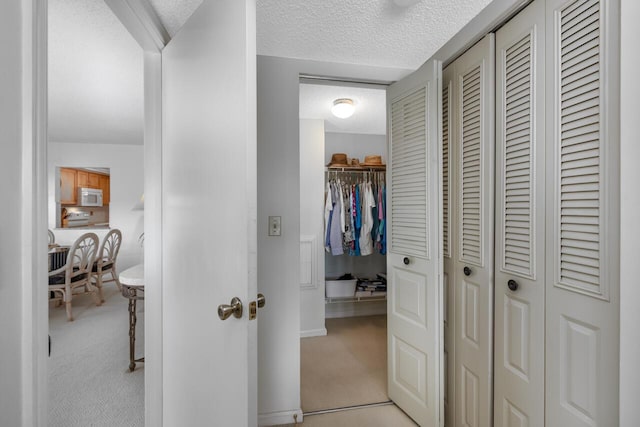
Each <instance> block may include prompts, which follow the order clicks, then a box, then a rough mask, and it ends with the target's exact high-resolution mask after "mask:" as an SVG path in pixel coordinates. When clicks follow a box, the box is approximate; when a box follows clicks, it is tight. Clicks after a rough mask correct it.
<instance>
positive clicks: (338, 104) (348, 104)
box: [331, 98, 356, 119]
mask: <svg viewBox="0 0 640 427" xmlns="http://www.w3.org/2000/svg"><path fill="white" fill-rule="evenodd" d="M355 109H356V107H355V106H354V105H353V99H349V98H339V99H336V100H335V101H333V107H331V113H332V114H333V115H334V116H336V117H338V118H340V119H346V118H348V117H351V116H352V115H353V112H354V111H355Z"/></svg>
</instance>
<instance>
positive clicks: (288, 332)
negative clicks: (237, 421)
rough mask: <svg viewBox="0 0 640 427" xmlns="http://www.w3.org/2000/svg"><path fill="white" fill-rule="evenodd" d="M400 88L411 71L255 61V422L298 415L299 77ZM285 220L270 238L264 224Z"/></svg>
mask: <svg viewBox="0 0 640 427" xmlns="http://www.w3.org/2000/svg"><path fill="white" fill-rule="evenodd" d="M301 73H309V74H317V75H325V76H341V77H348V78H360V79H370V80H397V79H398V78H401V77H402V76H405V75H407V74H408V73H409V71H408V70H396V69H384V68H374V67H363V66H357V65H350V64H331V63H324V62H314V61H301V60H294V59H284V58H276V57H268V56H258V290H259V291H260V292H262V293H264V294H265V296H266V298H267V304H270V307H271V308H270V310H268V311H264V312H263V314H262V315H261V317H260V322H259V325H258V355H259V358H258V413H259V414H260V418H259V422H260V423H261V424H263V425H267V424H285V423H287V422H288V423H292V422H293V419H292V418H293V417H291V418H288V419H286V420H285V419H283V418H281V417H283V416H284V414H290V413H291V411H295V410H299V409H300V339H299V337H300V287H299V274H298V265H299V257H300V252H299V247H300V244H299V235H300V218H299V216H300V185H299V179H300V171H299V167H300V166H299V163H300V161H299V159H300V158H299V136H300V132H299V119H298V111H299V107H298V105H299V93H298V92H299V75H300V74H301ZM269 215H279V216H281V217H282V236H280V237H269V236H268V235H267V234H268V233H267V231H268V218H267V217H268V216H269Z"/></svg>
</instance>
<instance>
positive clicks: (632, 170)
mask: <svg viewBox="0 0 640 427" xmlns="http://www.w3.org/2000/svg"><path fill="white" fill-rule="evenodd" d="M638 22H640V2H638V1H637V0H622V2H621V25H620V28H621V31H622V40H621V41H622V43H621V52H620V57H621V64H620V69H621V79H620V86H621V88H620V89H621V90H620V92H621V100H620V125H621V126H620V173H621V179H620V201H621V202H620V204H621V206H620V216H621V218H620V425H621V426H622V427H632V426H638V425H640V405H638V397H639V396H640V365H639V364H638V362H639V361H640V333H638V327H639V326H640V310H638V306H637V304H638V301H640V286H638V272H637V264H638V256H639V255H640V222H639V221H638V218H639V217H640V216H639V214H638V212H640V191H638V183H639V182H640V168H638V160H639V159H640V143H638V135H640V121H639V120H638V112H639V111H640V80H639V79H638V69H639V67H640V50H639V49H638V40H640V26H639V25H638ZM614 126H615V124H614Z"/></svg>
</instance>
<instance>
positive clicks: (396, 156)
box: [387, 62, 443, 426]
mask: <svg viewBox="0 0 640 427" xmlns="http://www.w3.org/2000/svg"><path fill="white" fill-rule="evenodd" d="M431 65H432V66H431V68H429V70H427V73H426V75H425V76H424V79H423V81H422V82H420V83H416V84H414V85H408V84H407V83H406V81H400V82H398V83H396V84H395V85H392V86H391V87H390V88H389V91H388V96H387V99H389V100H390V106H389V108H388V111H389V113H390V126H389V129H390V138H389V154H390V159H389V166H388V168H389V173H388V175H387V176H388V179H389V186H388V188H389V193H388V194H387V200H388V202H389V206H388V209H387V214H388V221H389V223H388V226H387V230H388V233H389V236H388V239H387V241H388V242H389V243H390V246H389V251H388V255H387V271H388V278H389V281H388V293H387V298H388V302H387V319H388V320H387V321H388V323H387V339H388V346H387V349H388V385H389V397H390V398H391V399H392V400H393V401H394V402H395V403H396V404H397V405H398V406H399V407H400V408H402V409H403V410H404V411H405V412H406V413H407V414H409V415H410V416H411V417H412V418H413V419H414V420H415V421H416V422H417V423H418V424H420V425H421V426H437V425H438V424H439V420H440V417H441V416H442V412H443V409H442V407H441V405H442V398H441V378H442V366H441V352H442V342H441V333H442V329H441V328H442V317H441V311H440V309H441V304H442V292H441V284H440V283H439V275H440V271H441V268H442V267H441V258H440V256H439V248H438V246H439V235H440V234H439V233H440V229H439V214H438V209H439V208H440V206H439V200H440V196H441V195H440V192H439V174H440V170H439V169H440V167H439V162H438V160H439V157H438V148H439V147H438V145H439V139H438V135H439V132H438V119H439V117H438V107H439V106H438V102H439V101H440V89H439V87H438V84H439V78H440V68H441V66H440V63H437V62H433V63H432V64H431ZM407 86H408V87H407Z"/></svg>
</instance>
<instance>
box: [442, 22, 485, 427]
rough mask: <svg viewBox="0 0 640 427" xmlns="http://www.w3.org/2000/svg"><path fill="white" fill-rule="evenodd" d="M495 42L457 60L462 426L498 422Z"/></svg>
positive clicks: (456, 279)
mask: <svg viewBox="0 0 640 427" xmlns="http://www.w3.org/2000/svg"><path fill="white" fill-rule="evenodd" d="M494 48H495V43H494V35H493V34H489V35H487V36H486V37H485V38H484V39H482V40H481V41H480V42H478V43H477V44H476V45H475V46H474V47H472V48H471V49H469V50H468V51H467V52H465V54H464V55H462V56H461V57H460V58H458V59H457V60H456V61H454V62H453V67H454V77H453V80H454V84H453V88H454V95H453V98H452V99H453V102H452V105H453V106H454V109H455V112H454V117H455V130H454V139H452V144H451V146H452V155H453V157H452V158H454V159H455V161H452V162H451V168H452V169H451V173H452V175H453V176H454V177H455V178H454V182H453V185H452V187H451V188H452V190H453V191H452V192H454V193H455V194H454V198H455V203H454V206H455V209H456V211H457V212H456V222H455V225H456V232H455V245H456V246H457V248H456V254H455V258H454V262H453V268H452V270H453V277H452V282H453V285H454V286H455V300H456V301H455V316H456V319H455V331H456V333H455V335H456V340H455V367H454V369H455V370H456V372H455V394H456V400H455V414H456V417H455V425H456V426H470V427H490V426H491V425H492V407H493V404H492V401H493V387H492V382H493V381H492V380H493V268H494V256H493V251H494V246H493V233H494V227H493V223H494V197H493V196H494V153H495V151H494V126H495V115H494V107H495V105H494V96H495V86H494V84H495V70H494V65H495V51H494Z"/></svg>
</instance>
